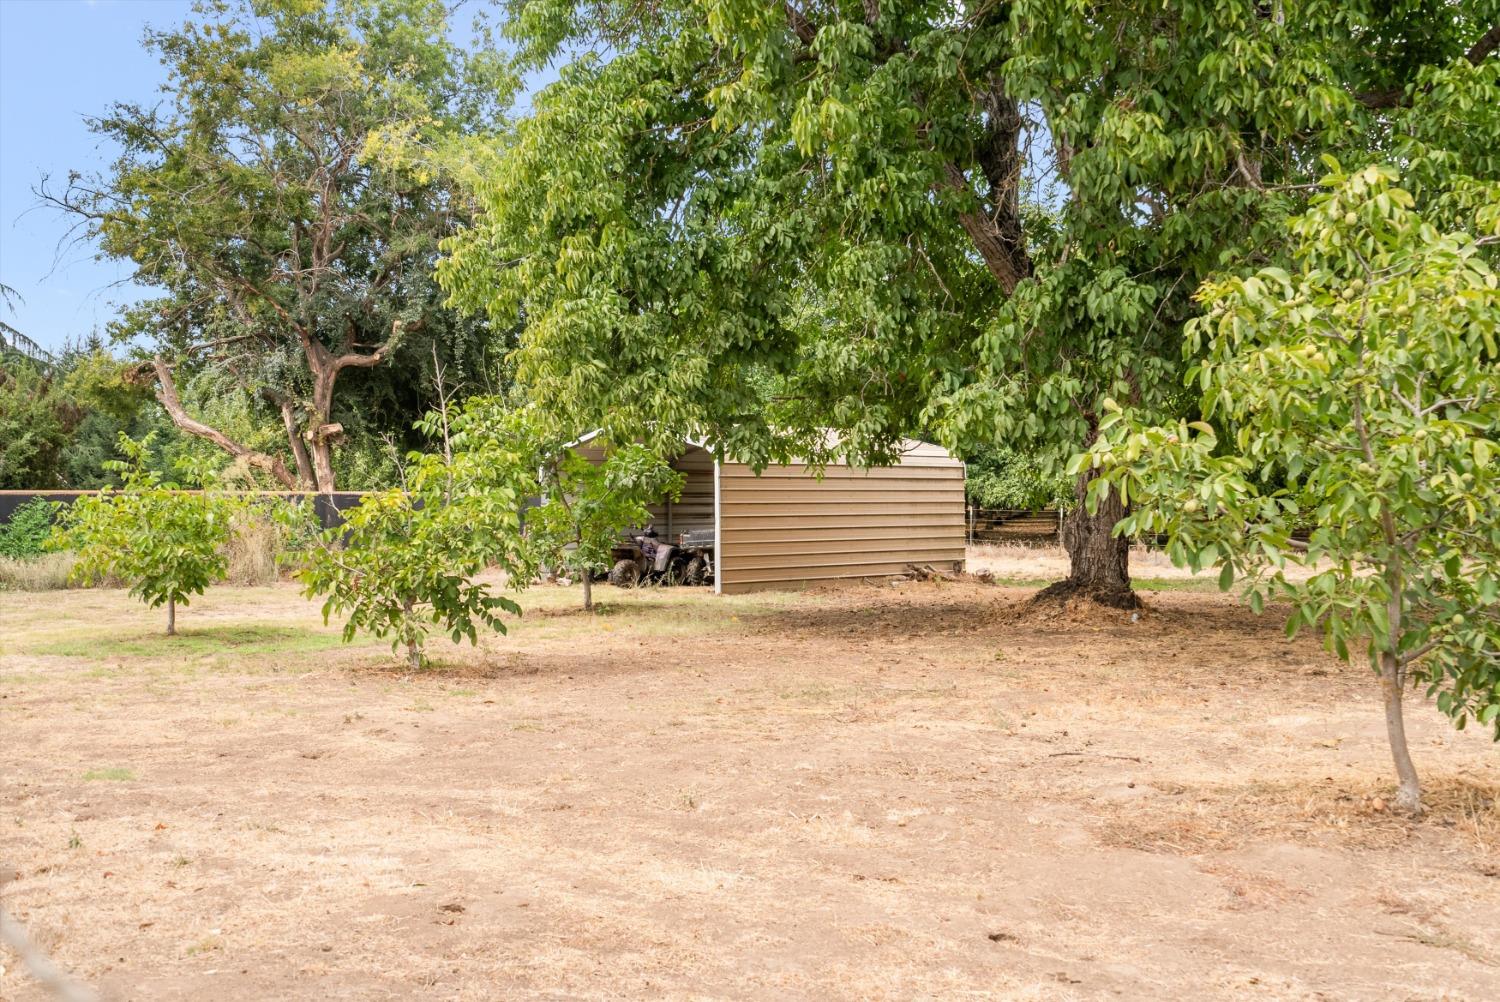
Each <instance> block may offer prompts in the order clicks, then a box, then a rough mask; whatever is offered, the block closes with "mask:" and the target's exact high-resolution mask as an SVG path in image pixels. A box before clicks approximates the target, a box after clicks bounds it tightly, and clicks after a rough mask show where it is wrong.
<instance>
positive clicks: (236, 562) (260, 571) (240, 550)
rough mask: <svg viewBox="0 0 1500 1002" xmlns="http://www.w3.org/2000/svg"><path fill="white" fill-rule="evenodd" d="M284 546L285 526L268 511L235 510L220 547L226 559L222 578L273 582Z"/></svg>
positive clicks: (240, 582)
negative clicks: (224, 542)
mask: <svg viewBox="0 0 1500 1002" xmlns="http://www.w3.org/2000/svg"><path fill="white" fill-rule="evenodd" d="M286 546H287V538H286V530H285V529H283V528H282V527H281V526H280V525H278V524H277V523H276V521H275V520H274V519H272V518H271V516H270V514H269V513H268V512H266V511H264V510H261V509H257V508H250V509H246V510H242V511H240V512H238V513H236V515H235V517H234V521H233V523H232V525H231V535H230V537H229V543H228V545H226V546H225V548H224V551H225V556H226V557H228V560H229V566H228V569H227V571H226V574H225V580H226V581H228V582H229V583H230V584H236V585H268V584H275V583H276V581H277V580H278V579H279V578H280V576H281V562H280V561H281V557H282V554H284V553H285V552H286Z"/></svg>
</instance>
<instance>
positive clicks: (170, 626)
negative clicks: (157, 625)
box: [167, 596, 177, 637]
mask: <svg viewBox="0 0 1500 1002" xmlns="http://www.w3.org/2000/svg"><path fill="white" fill-rule="evenodd" d="M167 636H169V637H175V636H177V599H175V598H172V597H170V596H169V597H168V598H167Z"/></svg>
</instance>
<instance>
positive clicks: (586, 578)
mask: <svg viewBox="0 0 1500 1002" xmlns="http://www.w3.org/2000/svg"><path fill="white" fill-rule="evenodd" d="M593 579H594V576H593V575H592V574H590V573H589V572H588V571H587V570H585V571H584V572H583V611H584V612H593V611H594V580H593Z"/></svg>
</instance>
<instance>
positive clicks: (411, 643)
mask: <svg viewBox="0 0 1500 1002" xmlns="http://www.w3.org/2000/svg"><path fill="white" fill-rule="evenodd" d="M415 607H416V603H415V602H413V601H412V600H411V599H410V598H404V599H402V600H401V611H402V612H403V613H405V620H406V622H405V623H403V624H402V625H403V626H405V627H407V628H410V624H411V617H412V609H414V608H415ZM406 663H407V666H408V667H410V668H411V670H412V671H421V670H422V647H421V642H420V641H419V640H418V639H417V637H416V636H415V635H414V634H411V633H408V634H407V641H406Z"/></svg>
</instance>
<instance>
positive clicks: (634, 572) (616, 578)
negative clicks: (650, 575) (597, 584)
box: [609, 560, 641, 588]
mask: <svg viewBox="0 0 1500 1002" xmlns="http://www.w3.org/2000/svg"><path fill="white" fill-rule="evenodd" d="M640 580H641V567H640V565H639V564H637V563H636V562H635V561H634V560H617V561H615V565H614V566H613V567H611V568H610V569H609V583H610V584H612V585H614V586H615V587H616V588H634V587H635V586H636V585H637V584H639V583H640Z"/></svg>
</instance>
